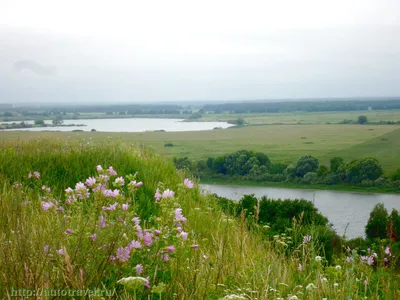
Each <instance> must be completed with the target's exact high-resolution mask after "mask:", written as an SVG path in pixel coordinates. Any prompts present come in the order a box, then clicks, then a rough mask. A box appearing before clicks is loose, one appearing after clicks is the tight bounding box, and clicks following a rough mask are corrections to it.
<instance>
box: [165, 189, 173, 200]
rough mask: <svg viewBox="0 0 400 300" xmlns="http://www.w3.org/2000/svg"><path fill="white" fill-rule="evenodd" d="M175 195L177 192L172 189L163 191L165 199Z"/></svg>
mask: <svg viewBox="0 0 400 300" xmlns="http://www.w3.org/2000/svg"><path fill="white" fill-rule="evenodd" d="M174 196H175V192H173V191H171V190H170V189H166V190H165V191H164V192H163V193H162V198H163V199H168V198H174Z"/></svg>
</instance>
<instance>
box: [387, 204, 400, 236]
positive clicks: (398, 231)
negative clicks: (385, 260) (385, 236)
mask: <svg viewBox="0 0 400 300" xmlns="http://www.w3.org/2000/svg"><path fill="white" fill-rule="evenodd" d="M389 222H390V223H389V226H388V227H389V228H388V229H389V235H390V238H391V239H393V240H395V241H398V240H399V238H400V215H399V212H398V211H397V210H396V209H392V213H391V214H390V216H389Z"/></svg>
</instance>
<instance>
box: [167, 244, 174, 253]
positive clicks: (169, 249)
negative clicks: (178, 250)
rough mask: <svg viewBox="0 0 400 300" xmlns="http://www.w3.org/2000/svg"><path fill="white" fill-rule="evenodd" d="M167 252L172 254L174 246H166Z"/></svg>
mask: <svg viewBox="0 0 400 300" xmlns="http://www.w3.org/2000/svg"><path fill="white" fill-rule="evenodd" d="M167 252H170V253H172V252H175V246H173V245H172V246H168V247H167Z"/></svg>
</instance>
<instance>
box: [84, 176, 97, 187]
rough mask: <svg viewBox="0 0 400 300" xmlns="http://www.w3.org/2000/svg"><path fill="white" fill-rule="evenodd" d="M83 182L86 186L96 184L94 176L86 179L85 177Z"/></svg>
mask: <svg viewBox="0 0 400 300" xmlns="http://www.w3.org/2000/svg"><path fill="white" fill-rule="evenodd" d="M85 184H86V185H87V186H88V187H93V186H94V185H95V184H96V178H94V177H89V178H88V179H86V181H85Z"/></svg>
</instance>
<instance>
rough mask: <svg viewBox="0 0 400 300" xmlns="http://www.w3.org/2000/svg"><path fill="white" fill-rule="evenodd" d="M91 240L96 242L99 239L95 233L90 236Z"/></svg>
mask: <svg viewBox="0 0 400 300" xmlns="http://www.w3.org/2000/svg"><path fill="white" fill-rule="evenodd" d="M90 239H91V240H92V241H93V242H94V241H95V240H96V239H97V234H96V233H93V234H92V235H90Z"/></svg>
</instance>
